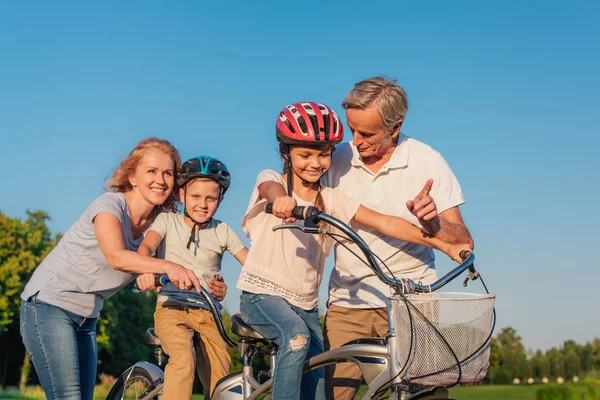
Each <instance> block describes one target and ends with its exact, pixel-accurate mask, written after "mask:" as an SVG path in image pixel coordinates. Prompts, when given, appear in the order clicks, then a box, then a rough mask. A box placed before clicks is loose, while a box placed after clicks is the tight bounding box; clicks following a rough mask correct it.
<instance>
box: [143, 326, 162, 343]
mask: <svg viewBox="0 0 600 400" xmlns="http://www.w3.org/2000/svg"><path fill="white" fill-rule="evenodd" d="M145 342H146V344H151V345H154V346H160V339H159V338H158V336H156V333H154V328H148V330H147V331H146V340H145Z"/></svg>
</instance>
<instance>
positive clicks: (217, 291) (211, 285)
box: [208, 274, 227, 301]
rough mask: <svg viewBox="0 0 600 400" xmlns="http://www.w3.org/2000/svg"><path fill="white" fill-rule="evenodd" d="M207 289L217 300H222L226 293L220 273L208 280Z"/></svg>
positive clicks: (225, 286)
mask: <svg viewBox="0 0 600 400" xmlns="http://www.w3.org/2000/svg"><path fill="white" fill-rule="evenodd" d="M208 291H209V292H210V294H212V295H213V296H214V298H215V299H217V300H218V301H222V300H223V299H224V298H225V295H226V294H227V285H226V284H225V281H224V280H223V277H222V276H221V275H218V274H217V275H215V279H211V280H209V281H208Z"/></svg>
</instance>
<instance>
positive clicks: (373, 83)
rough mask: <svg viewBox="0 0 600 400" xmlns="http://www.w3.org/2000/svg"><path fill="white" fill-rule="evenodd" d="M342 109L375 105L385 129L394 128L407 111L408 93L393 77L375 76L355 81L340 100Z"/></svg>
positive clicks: (364, 107) (365, 107)
mask: <svg viewBox="0 0 600 400" xmlns="http://www.w3.org/2000/svg"><path fill="white" fill-rule="evenodd" d="M342 107H344V109H346V110H347V109H349V108H358V109H362V110H364V109H367V108H371V107H375V108H376V109H377V112H379V116H380V117H381V120H382V121H383V124H384V125H385V127H386V128H387V129H390V130H392V129H394V126H395V125H396V122H398V120H404V119H405V118H406V113H407V112H408V95H407V94H406V92H405V91H404V89H402V88H401V87H400V86H399V85H398V84H397V83H396V80H395V79H389V78H386V77H383V76H376V77H373V78H368V79H365V80H362V81H360V82H357V83H356V84H355V85H354V88H353V89H352V90H351V91H350V93H348V95H346V98H345V99H344V101H343V102H342Z"/></svg>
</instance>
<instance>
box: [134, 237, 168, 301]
mask: <svg viewBox="0 0 600 400" xmlns="http://www.w3.org/2000/svg"><path fill="white" fill-rule="evenodd" d="M161 241H162V237H161V236H160V234H159V233H158V232H156V231H152V230H150V231H148V233H146V236H145V237H144V240H142V243H141V244H140V246H139V247H138V253H140V254H143V255H145V256H150V257H152V256H153V255H154V252H155V251H156V249H157V248H158V245H159V244H160V242H161ZM136 285H137V287H138V288H139V289H140V290H144V291H151V290H160V288H158V287H156V286H155V285H154V274H152V273H148V274H142V275H140V276H138V277H137V278H136Z"/></svg>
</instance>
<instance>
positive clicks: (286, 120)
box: [284, 118, 296, 133]
mask: <svg viewBox="0 0 600 400" xmlns="http://www.w3.org/2000/svg"><path fill="white" fill-rule="evenodd" d="M284 123H285V125H286V126H287V127H288V129H289V130H290V131H292V133H296V130H295V129H294V127H293V126H292V123H291V122H290V120H289V119H287V118H286V119H285V121H284Z"/></svg>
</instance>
